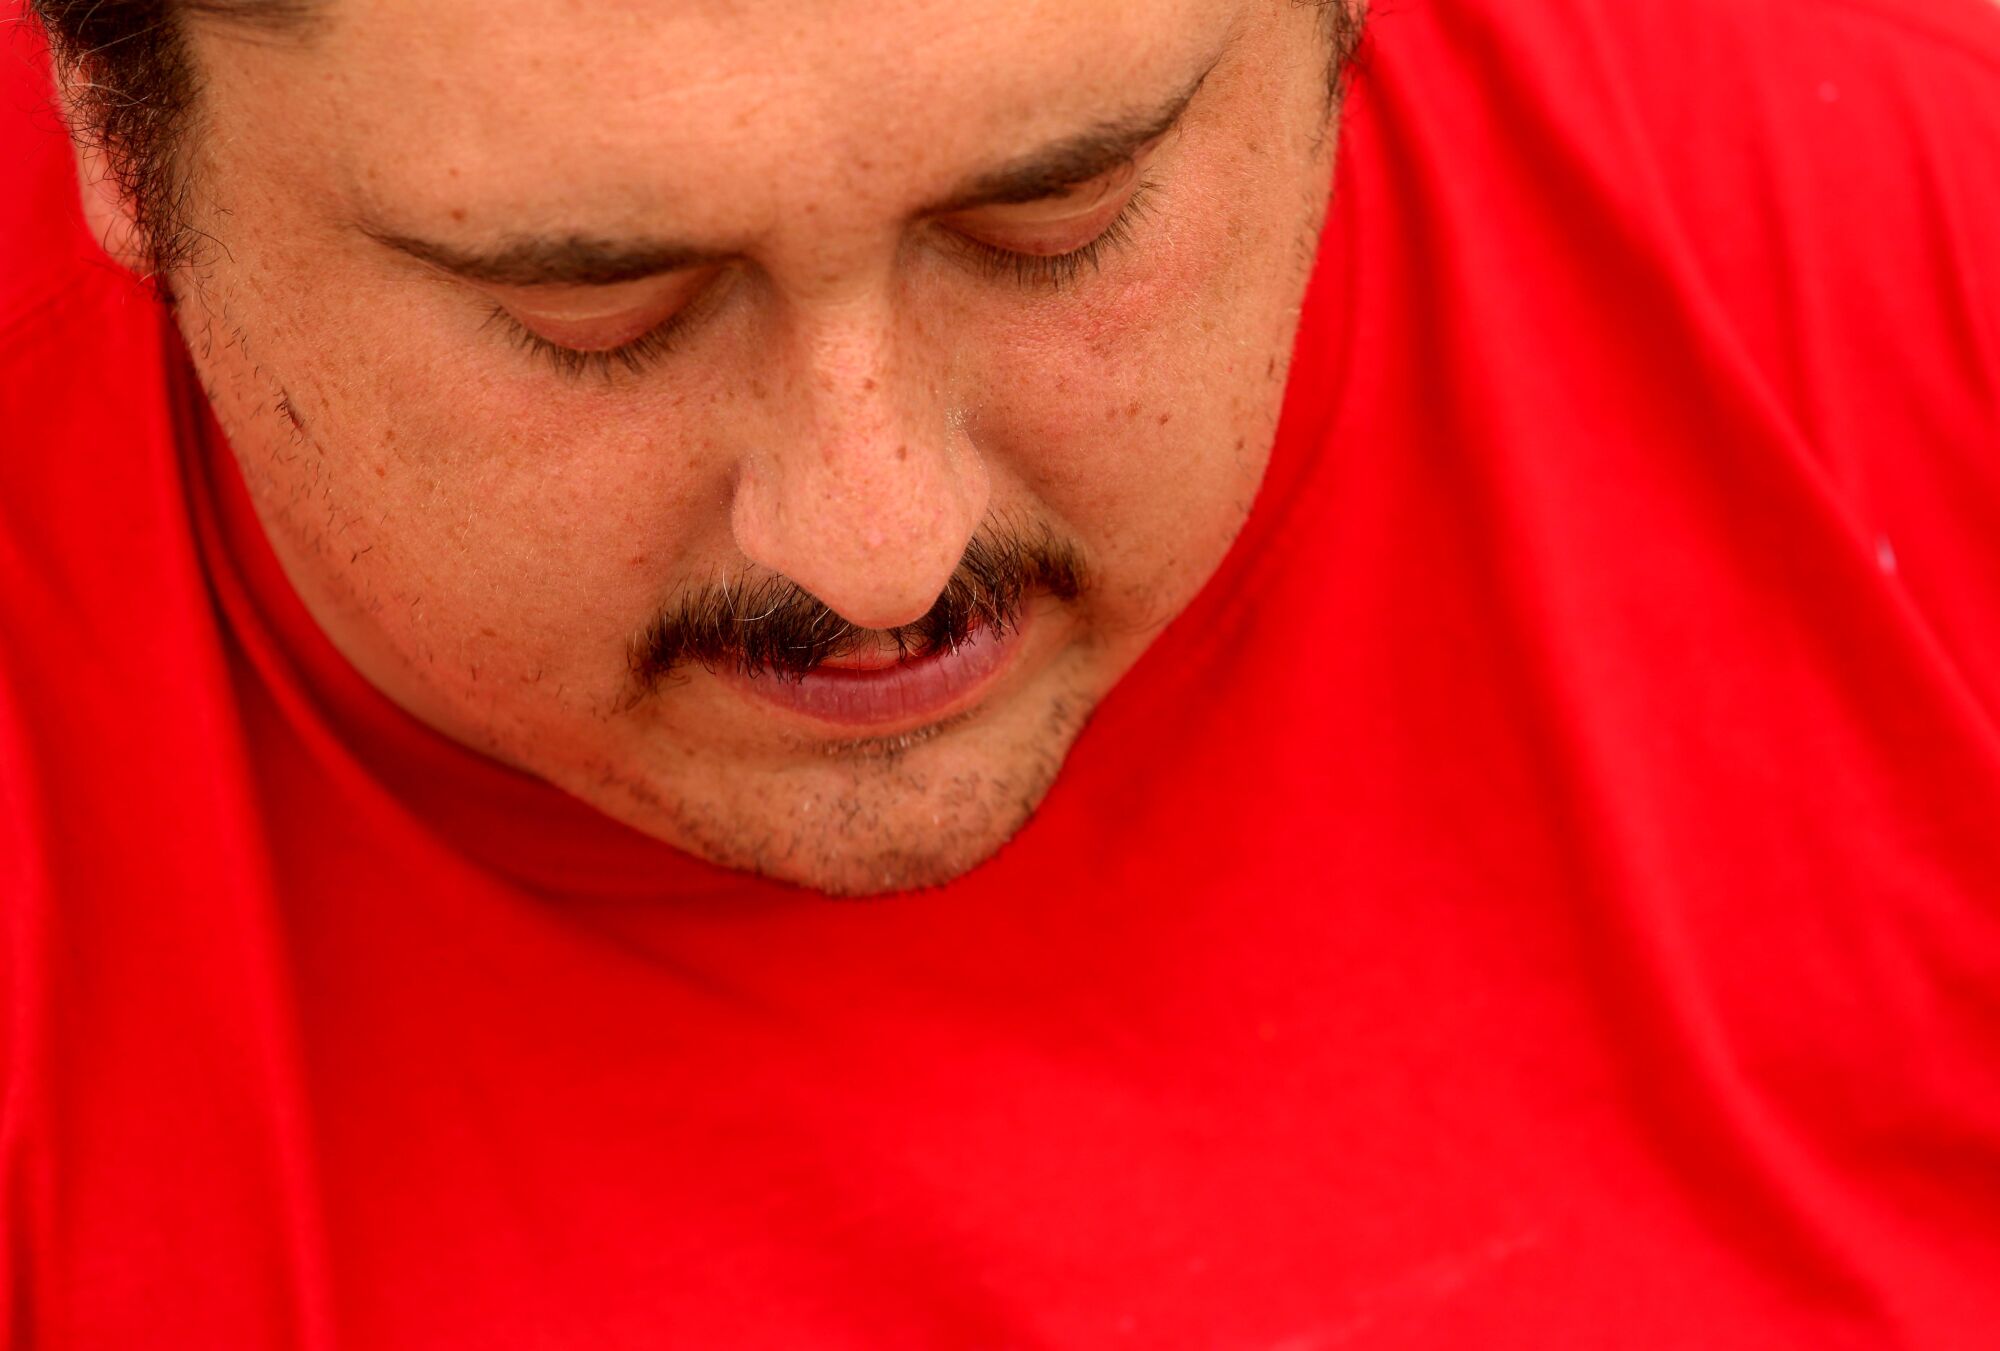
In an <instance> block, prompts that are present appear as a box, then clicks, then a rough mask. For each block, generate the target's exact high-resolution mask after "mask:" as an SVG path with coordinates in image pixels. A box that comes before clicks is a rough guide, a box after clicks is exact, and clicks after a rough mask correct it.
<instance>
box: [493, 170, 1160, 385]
mask: <svg viewBox="0 0 2000 1351" xmlns="http://www.w3.org/2000/svg"><path fill="white" fill-rule="evenodd" d="M1152 190H1153V184H1152V183H1151V182H1149V181H1141V182H1140V184H1139V186H1138V187H1136V188H1134V189H1133V191H1132V195H1131V197H1130V198H1128V199H1127V200H1126V202H1125V206H1124V209H1123V210H1121V211H1120V212H1119V213H1118V214H1117V215H1116V216H1114V217H1112V218H1111V223H1110V224H1109V225H1107V226H1105V227H1104V228H1103V229H1102V230H1101V231H1099V232H1098V234H1097V237H1096V238H1095V239H1092V240H1091V241H1090V242H1089V243H1087V244H1085V245H1083V247H1081V248H1076V249H1071V250H1070V251H1069V252H1068V253H1052V254H1039V253H1018V252H1016V251H1015V250H1013V249H1003V248H1001V247H1000V246H999V245H997V244H988V243H986V242H985V241H984V240H980V239H973V238H971V237H970V236H967V235H955V236H954V237H953V240H954V245H953V246H954V247H955V248H957V249H958V250H959V251H960V252H962V253H963V254H964V255H965V256H966V257H967V258H969V259H971V260H972V262H973V263H974V264H975V265H976V266H977V267H978V268H979V270H980V272H981V273H982V274H983V275H984V276H987V277H989V278H995V279H1000V280H1006V281H1011V282H1013V283H1014V284H1016V285H1018V286H1023V287H1029V288H1035V287H1041V288H1046V289H1048V290H1051V291H1056V290H1061V289H1062V288H1063V287H1065V286H1068V285H1069V284H1070V283H1072V282H1074V281H1075V280H1076V279H1077V277H1078V276H1080V275H1081V274H1082V272H1083V269H1084V268H1086V267H1088V268H1089V269H1090V270H1091V271H1092V272H1096V271H1097V270H1099V269H1100V268H1102V267H1103V266H1104V255H1105V254H1106V253H1107V252H1109V251H1110V250H1112V249H1116V248H1120V247H1123V246H1124V245H1126V244H1128V243H1130V242H1131V239H1132V227H1133V226H1134V225H1135V224H1137V223H1138V221H1139V218H1140V217H1141V216H1143V215H1144V214H1145V211H1146V208H1147V207H1148V205H1149V203H1148V202H1147V200H1146V199H1147V197H1148V195H1149V194H1150V193H1151V192H1152ZM689 312H690V311H689V310H686V309H684V310H682V311H680V312H679V313H677V314H675V315H673V316H671V317H670V318H668V319H666V320H663V321H662V322H660V323H658V324H656V325H654V326H653V327H652V328H649V329H647V330H646V331H645V332H644V333H641V334H640V335H639V336H638V337H636V338H634V339H632V341H630V342H628V343H624V344H621V345H620V346H617V347H607V348H603V349H601V350H596V351H587V350H584V349H581V348H576V347H564V346H563V345H562V344H561V343H559V342H550V341H549V340H548V339H547V338H544V337H543V336H542V335H541V334H539V333H537V332H535V331H534V330H533V329H531V328H529V327H528V326H527V325H525V324H523V323H522V322H521V321H520V320H518V319H516V318H515V317H514V316H513V315H511V314H509V313H508V312H507V309H506V307H505V306H502V305H495V306H494V307H493V313H492V317H491V319H489V320H488V322H489V323H491V322H498V323H499V324H500V325H501V326H502V327H503V328H504V329H505V330H506V333H507V336H508V338H509V339H510V340H511V341H512V342H513V344H514V345H515V346H516V347H518V348H520V349H521V350H522V351H524V352H529V353H532V354H533V355H535V356H537V357H539V358H541V359H543V360H546V361H548V362H550V363H551V364H552V365H553V366H554V367H555V369H556V371H557V373H558V374H561V375H563V376H565V377H568V378H570V379H582V378H583V377H585V376H588V375H600V376H604V377H606V378H609V377H610V376H612V375H613V374H615V373H616V371H617V369H618V368H619V367H621V366H622V367H624V368H625V369H626V370H627V371H630V372H632V373H633V374H634V375H637V374H640V373H642V372H644V371H645V369H646V368H647V367H648V366H650V365H651V364H652V363H653V362H655V361H657V360H659V359H660V358H661V357H663V356H665V355H667V353H669V352H671V351H672V350H673V348H674V345H675V342H676V340H677V339H678V338H679V337H680V336H681V331H682V330H683V329H684V328H685V327H686V324H687V320H688V316H689Z"/></svg>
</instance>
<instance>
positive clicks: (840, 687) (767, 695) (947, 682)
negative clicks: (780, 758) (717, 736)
mask: <svg viewBox="0 0 2000 1351" xmlns="http://www.w3.org/2000/svg"><path fill="white" fill-rule="evenodd" d="M1025 627H1026V624H1025V621H1024V622H1023V623H1022V624H1020V625H1017V626H1014V627H1012V628H1009V629H1005V630H996V629H994V628H992V627H991V626H990V625H986V624H977V625H975V626H974V627H973V629H972V632H971V633H969V634H968V635H967V636H966V638H965V640H964V641H963V642H960V643H957V644H955V645H952V646H947V647H941V648H937V649H935V650H933V651H930V652H925V653H923V654H921V655H917V656H902V655H901V654H899V653H898V652H897V651H896V650H895V649H894V648H893V647H886V646H885V648H884V649H882V650H879V651H871V652H861V653H855V654H849V655H846V656H842V657H839V658H836V659H834V660H832V661H829V662H826V663H824V664H822V665H820V666H818V667H816V668H814V669H813V670H812V671H811V672H810V673H809V674H807V675H806V676H804V677H803V678H797V679H795V678H793V677H791V676H782V675H754V676H751V675H742V674H739V673H735V672H730V673H728V674H726V675H725V677H724V678H725V679H727V680H728V681H729V683H730V684H732V685H734V686H735V687H736V688H737V689H739V690H741V691H742V692H743V693H744V694H746V695H748V696H749V697H750V698H752V699H754V700H756V701H757V702H758V703H760V704H763V705H765V706H766V707H771V706H775V707H777V708H780V709H783V710H785V711H786V712H789V713H793V714H799V715H803V716H804V717H807V718H811V719H814V720H816V721H818V722H822V723H829V724H832V725H835V726H838V727H843V728H847V729H850V730H851V729H854V728H868V729H870V730H871V731H876V732H890V731H896V730H904V729H908V728H911V727H914V726H921V725H922V724H924V723H929V722H936V721H939V720H940V719H943V718H947V717H950V716H951V715H952V714H954V713H957V712H960V711H962V710H964V709H966V708H967V707H969V706H970V705H972V704H973V703H975V702H976V701H977V700H978V699H979V697H980V696H981V695H982V694H983V693H984V692H985V691H986V689H987V688H988V687H989V686H991V685H992V683H993V681H994V680H995V679H996V678H997V677H998V676H999V675H1000V673H1001V672H1002V671H1003V670H1004V669H1005V668H1006V667H1007V665H1008V663H1009V660H1010V659H1011V658H1012V657H1013V655H1014V654H1015V652H1016V651H1018V650H1019V648H1020V646H1021V640H1022V636H1023V630H1024V629H1025Z"/></svg>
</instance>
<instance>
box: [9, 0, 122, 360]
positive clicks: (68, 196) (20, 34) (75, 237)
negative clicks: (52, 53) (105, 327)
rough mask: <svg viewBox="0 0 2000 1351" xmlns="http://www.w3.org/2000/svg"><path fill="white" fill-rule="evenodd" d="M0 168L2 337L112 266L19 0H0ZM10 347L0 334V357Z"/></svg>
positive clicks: (43, 55) (35, 29)
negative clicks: (80, 193)
mask: <svg viewBox="0 0 2000 1351" xmlns="http://www.w3.org/2000/svg"><path fill="white" fill-rule="evenodd" d="M0 165H5V166H7V167H6V191H5V192H0V335H6V334H8V333H10V332H11V331H13V330H15V329H17V328H19V327H20V326H21V325H22V324H24V323H27V322H30V321H31V320H32V319H33V318H34V316H35V315H36V313H37V312H38V311H40V310H41V309H43V308H45V307H47V306H48V305H50V304H51V303H52V302H54V301H56V300H58V299H59V298H60V297H61V296H63V295H65V294H67V293H70V292H72V291H73V290H74V289H75V288H76V286H77V285H78V284H79V283H85V284H87V283H88V282H89V281H90V280H91V274H92V273H101V272H103V271H104V270H105V269H106V268H108V267H109V266H110V263H109V260H108V259H106V258H104V256H103V254H102V252H101V251H100V250H98V249H97V247H96V245H95V244H94V243H93V242H92V240H91V239H90V236H89V234H88V232H87V231H86V229H85V227H84V223H83V213H82V210H81V209H80V208H79V206H78V205H77V193H76V171H75V168H74V167H73V164H72V161H71V157H70V150H69V139H68V136H67V134H66V132H65V131H64V128H63V123H62V117H61V115H60V113H59V112H58V111H57V108H56V102H55V92H54V87H53V81H52V80H51V78H50V73H49V59H48V51H47V48H46V46H45V44H44V43H43V41H42V31H41V26H40V25H39V24H38V23H36V22H35V21H34V20H33V19H31V18H29V17H28V15H27V13H26V11H25V8H24V6H23V5H22V4H21V3H20V0H0ZM10 346H11V343H9V342H8V340H7V339H6V338H5V337H4V336H0V354H4V353H5V352H6V351H7V350H8V348H9V347H10Z"/></svg>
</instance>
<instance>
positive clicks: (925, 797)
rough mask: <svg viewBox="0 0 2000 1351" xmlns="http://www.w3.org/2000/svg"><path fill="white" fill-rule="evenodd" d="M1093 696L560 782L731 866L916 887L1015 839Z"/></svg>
mask: <svg viewBox="0 0 2000 1351" xmlns="http://www.w3.org/2000/svg"><path fill="white" fill-rule="evenodd" d="M1094 702H1095V700H1094V699H1092V698H1089V697H1086V696H1085V694H1084V693H1083V691H1081V690H1078V689H1075V688H1068V689H1062V690H1059V691H1056V692H1053V693H1049V694H1045V695H1044V696H1042V697H1041V698H1039V699H1026V700H1019V701H1015V702H1014V704H1013V706H1012V707H1009V708H1006V709H1004V710H989V711H986V712H984V713H978V712H975V713H974V714H973V715H971V716H968V717H965V718H963V719H954V720H951V721H950V722H947V723H944V724H940V725H937V726H934V727H927V728H923V729H920V730H918V731H916V732H913V733H906V734H901V735H897V736H892V737H879V738H865V739H849V740H841V741H833V742H826V743H821V744H818V745H816V746H814V747H813V748H812V749H811V750H809V751H805V752H802V753H801V754H800V755H799V756H797V757H796V758H792V759H788V760H786V761H784V762H782V763H773V762H770V761H765V762H763V763H761V764H744V763H742V762H741V761H736V762H728V761H724V762H721V763H718V762H716V761H704V760H701V759H696V760H693V761H690V760H688V759H687V758H686V757H684V756H681V755H678V754H676V755H675V756H673V757H672V758H673V759H674V760H675V761H676V762H677V765H678V768H677V769H676V770H675V771H674V772H672V773H669V774H662V775H657V776H656V775H652V774H648V773H645V772H644V771H640V772H638V773H622V774H620V773H613V774H609V775H607V774H604V773H602V772H595V773H585V774H584V775H581V776H579V779H578V780H577V781H575V782H572V783H570V784H567V785H565V786H566V787H568V788H569V791H571V792H573V793H576V794H577V795H578V796H580V797H582V798H583V799H584V800H585V801H587V802H589V803H590V804H591V805H593V806H595V807H597V808H598V809H599V810H600V811H603V812H605V813H607V814H608V815H611V816H614V817H617V818H618V819H620V820H622V821H624V822H625V823H626V824H628V825H631V826H634V827H636V828H637V829H639V830H641V831H644V832H645V833H646V834H649V835H652V836H654V837H655V838H657V839H660V840H663V841H665V842H666V843H668V844H671V845H673V846H675V847H676V848H679V849H681V850H683V851H685V852H687V853H690V854H693V855H694V856H696V857H697V858H701V859H704V860H706V861H708V862H710V863H714V864H718V865H720V866H722V867H725V868H731V869H735V870H737V871H740V872H746V873H754V874H756V875H758V876H761V877H766V878H770V879H772V880H774V881H779V882H787V883H790V884H792V885H795V886H800V887H805V888H809V889H811V890H813V891H819V892H824V893H826V894H827V895H831V896H855V897H859V896H880V895H886V894H888V893H891V892H899V891H913V890H918V889H921V888H925V887H936V886H942V885H944V884H946V883H948V882H951V881H954V880H956V879H957V878H960V877H963V876H964V875H965V874H967V873H969V872H971V871H973V870H974V869H976V868H978V867H979V866H980V865H981V864H983V863H985V862H987V861H988V860H989V859H991V858H992V857H993V856H994V855H996V854H998V853H999V852H1000V850H1001V849H1002V848H1003V847H1004V846H1005V845H1006V844H1007V842H1008V841H1009V840H1011V839H1013V838H1014V836H1015V835H1016V834H1017V833H1019V831H1020V830H1021V828H1022V827H1023V826H1025V825H1026V824H1027V823H1028V821H1029V819H1030V818H1031V817H1032V816H1033V815H1034V813H1035V810H1036V808H1037V807H1039V806H1040V805H1041V803H1042V800H1043V799H1044V798H1045V797H1047V795H1048V792H1049V790H1050V788H1051V787H1053V786H1054V783H1055V780H1056V777H1057V775H1058V774H1059V773H1060V772H1061V770H1062V766H1063V762H1064V761H1065V760H1066V759H1067V757H1068V755H1069V752H1070V749H1071V747H1072V746H1074V744H1075V742H1076V739H1077V737H1078V735H1080V734H1081V732H1082V730H1083V727H1084V724H1085V723H1086V721H1087V720H1088V717H1089V712H1090V709H1091V707H1092V705H1093V704H1094Z"/></svg>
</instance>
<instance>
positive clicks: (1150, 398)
mask: <svg viewBox="0 0 2000 1351" xmlns="http://www.w3.org/2000/svg"><path fill="white" fill-rule="evenodd" d="M1202 218H1204V219H1207V220H1209V221H1211V222H1213V224H1212V225H1211V226H1210V227H1209V228H1208V229H1207V230H1205V231H1204V232H1203V233H1201V234H1200V235H1184V236H1182V237H1180V238H1175V239H1172V240H1170V241H1168V242H1167V245H1166V247H1164V248H1162V249H1161V250H1160V251H1159V253H1158V255H1157V256H1156V257H1155V258H1154V259H1151V260H1149V261H1148V263H1147V266H1146V269H1145V271H1144V273H1143V274H1142V275H1137V276H1135V277H1134V278H1132V279H1131V280H1130V281H1129V282H1127V283H1125V284H1121V285H1115V286H1114V285H1102V286H1095V287H1087V288H1086V289H1083V290H1080V291H1079V293H1078V294H1077V295H1076V296H1075V297H1074V298H1073V299H1072V300H1069V301H1067V302H1063V303H1060V304H1058V305H1051V306H1049V307H1048V313H1047V317H1046V318H1044V319H1042V320H1041V321H1040V322H1037V323H1035V324H1033V325H1029V326H1023V327H1021V328H1019V329H1017V330H1015V331H1013V332H1012V333H1011V334H1010V335H1009V336H1007V337H1006V338H1005V339H1002V340H996V341H994V342H993V343H992V344H991V346H990V347H989V348H988V353H989V361H990V362H991V363H992V364H991V366H989V368H988V370H987V372H986V380H985V387H986V388H987V389H988V390H1001V391H1017V393H1015V394H1013V395H1012V396H1011V397H996V398H995V399H993V400H991V401H990V402H989V403H987V404H985V405H983V406H982V407H981V409H980V416H979V418H978V420H977V433H978V439H979V441H980V443H981V446H982V449H983V450H984V451H985V452H986V453H987V454H988V455H989V456H990V457H991V458H993V459H994V460H996V461H997V462H999V463H1003V464H1005V465H1007V466H1008V467H1009V468H1010V469H1012V470H1013V471H1014V472H1016V473H1017V474H1019V475H1021V476H1022V477H1023V478H1025V479H1026V480H1027V481H1028V487H1029V489H1030V491H1031V492H1032V493H1033V495H1034V496H1036V497H1037V498H1039V499H1041V501H1043V502H1044V503H1045V504H1046V505H1047V506H1048V507H1049V509H1051V510H1052V511H1054V512H1055V513H1056V514H1057V515H1058V517H1059V518H1060V519H1061V520H1062V521H1063V522H1064V523H1065V524H1066V525H1067V526H1068V527H1069V528H1071V529H1072V530H1074V531H1075V532H1076V534H1077V535H1078V537H1079V538H1080V539H1081V540H1082V541H1083V542H1084V543H1085V544H1086V545H1087V546H1088V547H1089V548H1090V549H1091V551H1092V553H1093V554H1094V555H1095V556H1096V557H1097V558H1098V559H1099V562H1100V566H1101V567H1103V568H1104V569H1105V570H1107V571H1110V570H1113V569H1116V570H1122V571H1124V572H1125V574H1126V576H1125V577H1124V578H1120V579H1116V580H1117V581H1119V582H1121V583H1123V584H1124V585H1125V586H1127V587H1128V588H1133V589H1137V590H1144V589H1145V588H1147V587H1148V586H1150V587H1151V588H1152V590H1153V591H1154V592H1156V593H1158V594H1159V595H1160V596H1161V597H1162V598H1165V599H1167V600H1171V601H1178V600H1182V599H1185V596H1186V595H1187V594H1191V592H1192V590H1193V589H1194V588H1196V587H1198V586H1199V584H1200V582H1201V580H1203V579H1205V578H1206V576H1207V575H1208V573H1209V571H1210V570H1212V568H1213V567H1214V565H1215V564H1216V563H1218V562H1219V561H1220V559H1221V556H1222V554H1223V553H1224V552H1225V551H1226V550H1227V548H1228V545H1229V543H1230V542H1231V540H1233V539H1234V537H1235V534H1236V532H1237V530H1238V529H1239V528H1240V527H1241V524H1242V522H1243V520H1244V518H1245V517H1246V516H1247V515H1248V512H1249V509H1250V505H1251V502H1252V499H1253V498H1254V496H1255V491H1256V485H1257V482H1258V480H1259V478H1260V477H1261V475H1262V473H1263V468H1264V464H1265V461H1266V459H1267V457H1268V453H1269V447H1270V440H1271V435H1272V431H1273V428H1274V426H1275V419H1276V413H1277V408H1278V405H1279V401H1280V399H1281V398H1282V393H1283V389H1282V381H1281V380H1273V379H1272V372H1273V371H1279V370H1282V368H1283V366H1284V364H1285V355H1286V348H1287V346H1288V344H1289V342H1290V337H1291V330H1290V326H1289V324H1288V323H1287V322H1285V315H1286V314H1287V313H1288V309H1289V306H1290V305H1291V303H1292V302H1293V301H1295V300H1296V296H1295V295H1294V294H1293V292H1294V290H1295V287H1294V286H1293V284H1292V281H1291V277H1290V273H1291V272H1293V271H1295V268H1294V267H1292V266H1291V265H1290V262H1289V255H1290V253H1291V252H1292V251H1293V249H1294V248H1295V236H1294V235H1283V236H1282V237H1281V233H1280V231H1277V230H1270V229H1266V230H1263V231H1261V232H1260V231H1258V230H1255V229H1253V228H1251V227H1249V226H1247V225H1245V224H1244V223H1243V222H1242V221H1240V220H1239V219H1235V218H1231V217H1229V216H1227V215H1223V216H1220V217H1215V216H1203V217H1202ZM1260 262H1261V263H1262V264H1264V266H1265V267H1266V268H1268V271H1264V272H1262V273H1261V274H1260V269H1259V266H1258V264H1259V263H1260ZM1265 276H1268V277H1272V278H1274V280H1273V281H1263V280H1261V277H1265ZM1117 589H1118V587H1117V586H1114V587H1112V588H1111V590H1113V591H1116V590H1117Z"/></svg>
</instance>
